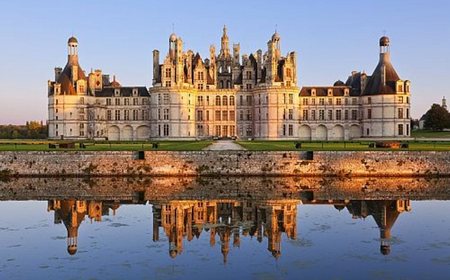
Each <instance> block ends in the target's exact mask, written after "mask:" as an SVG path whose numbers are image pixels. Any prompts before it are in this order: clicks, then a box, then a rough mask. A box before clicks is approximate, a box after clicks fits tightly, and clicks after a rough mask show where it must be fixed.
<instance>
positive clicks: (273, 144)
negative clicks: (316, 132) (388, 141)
mask: <svg viewBox="0 0 450 280" xmlns="http://www.w3.org/2000/svg"><path fill="white" fill-rule="evenodd" d="M237 143H238V144H239V145H241V146H243V147H244V148H246V149H247V150H250V151H296V150H300V151H301V150H303V151H305V150H307V151H383V150H388V151H389V150H392V151H450V142H416V141H411V142H409V149H380V148H369V143H370V142H301V145H302V147H301V149H296V148H295V143H297V141H239V142H237Z"/></svg>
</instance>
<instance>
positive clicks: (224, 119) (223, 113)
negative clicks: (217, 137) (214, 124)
mask: <svg viewBox="0 0 450 280" xmlns="http://www.w3.org/2000/svg"><path fill="white" fill-rule="evenodd" d="M222 121H228V111H222Z"/></svg>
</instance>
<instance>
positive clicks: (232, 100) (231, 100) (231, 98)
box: [230, 96, 234, 106]
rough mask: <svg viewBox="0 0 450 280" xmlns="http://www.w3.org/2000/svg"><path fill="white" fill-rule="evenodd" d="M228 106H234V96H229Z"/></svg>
mask: <svg viewBox="0 0 450 280" xmlns="http://www.w3.org/2000/svg"><path fill="white" fill-rule="evenodd" d="M230 106H234V96H230Z"/></svg>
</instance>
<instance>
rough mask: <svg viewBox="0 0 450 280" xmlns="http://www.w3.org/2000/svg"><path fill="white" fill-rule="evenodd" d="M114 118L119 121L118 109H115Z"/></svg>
mask: <svg viewBox="0 0 450 280" xmlns="http://www.w3.org/2000/svg"><path fill="white" fill-rule="evenodd" d="M115 117H116V118H115V120H116V121H120V110H115Z"/></svg>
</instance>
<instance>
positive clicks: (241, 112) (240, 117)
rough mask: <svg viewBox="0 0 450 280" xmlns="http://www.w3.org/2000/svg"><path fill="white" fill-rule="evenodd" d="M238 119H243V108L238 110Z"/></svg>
mask: <svg viewBox="0 0 450 280" xmlns="http://www.w3.org/2000/svg"><path fill="white" fill-rule="evenodd" d="M239 120H240V121H243V120H244V111H243V110H240V111H239Z"/></svg>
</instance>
